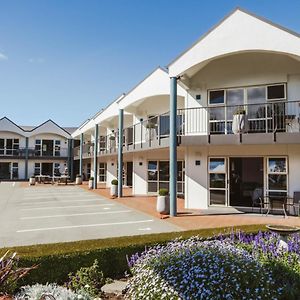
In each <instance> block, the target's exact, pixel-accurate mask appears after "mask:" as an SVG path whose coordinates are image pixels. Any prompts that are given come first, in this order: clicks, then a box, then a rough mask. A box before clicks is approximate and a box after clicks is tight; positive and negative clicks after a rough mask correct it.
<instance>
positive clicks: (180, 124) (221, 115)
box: [74, 101, 300, 156]
mask: <svg viewBox="0 0 300 300" xmlns="http://www.w3.org/2000/svg"><path fill="white" fill-rule="evenodd" d="M169 122H170V119H169V113H164V114H161V115H156V116H153V117H151V118H149V119H147V120H141V121H140V122H138V123H136V124H134V125H133V126H130V127H127V128H125V129H124V130H123V147H124V149H125V150H126V149H127V150H135V149H141V148H143V147H144V148H145V147H147V148H148V147H151V146H155V145H161V142H162V141H163V139H165V138H168V137H169V134H170V125H169ZM276 132H289V133H292V132H300V101H273V102H267V103H255V104H243V105H218V106H208V107H196V108H186V109H178V111H177V135H178V136H193V135H220V134H223V135H228V134H236V133H242V134H251V133H276ZM118 134H119V133H118V131H116V132H114V133H111V134H109V135H107V136H105V137H101V139H100V142H99V147H98V152H99V154H108V153H116V151H117V149H118ZM93 151H94V145H93V144H86V145H84V146H83V155H84V156H92V155H93V153H94V152H93ZM74 153H75V156H79V147H77V148H76V149H75V152H74Z"/></svg>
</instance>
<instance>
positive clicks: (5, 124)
mask: <svg viewBox="0 0 300 300" xmlns="http://www.w3.org/2000/svg"><path fill="white" fill-rule="evenodd" d="M4 131H5V132H13V133H16V134H19V135H21V136H24V137H26V136H28V134H27V132H26V131H24V130H23V129H22V128H20V127H19V126H18V125H16V124H15V123H14V122H12V121H11V120H10V119H8V118H6V117H4V118H2V119H0V132H4Z"/></svg>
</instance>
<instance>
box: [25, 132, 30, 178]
mask: <svg viewBox="0 0 300 300" xmlns="http://www.w3.org/2000/svg"><path fill="white" fill-rule="evenodd" d="M28 147H29V138H28V137H26V138H25V179H26V180H28V156H29V149H28Z"/></svg>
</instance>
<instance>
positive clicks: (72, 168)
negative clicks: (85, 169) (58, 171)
mask: <svg viewBox="0 0 300 300" xmlns="http://www.w3.org/2000/svg"><path fill="white" fill-rule="evenodd" d="M69 174H70V179H71V180H72V181H73V180H74V179H75V177H74V139H71V169H70V170H69Z"/></svg>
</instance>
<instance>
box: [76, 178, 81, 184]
mask: <svg viewBox="0 0 300 300" xmlns="http://www.w3.org/2000/svg"><path fill="white" fill-rule="evenodd" d="M75 184H76V185H80V184H82V178H81V177H76V181H75Z"/></svg>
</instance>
